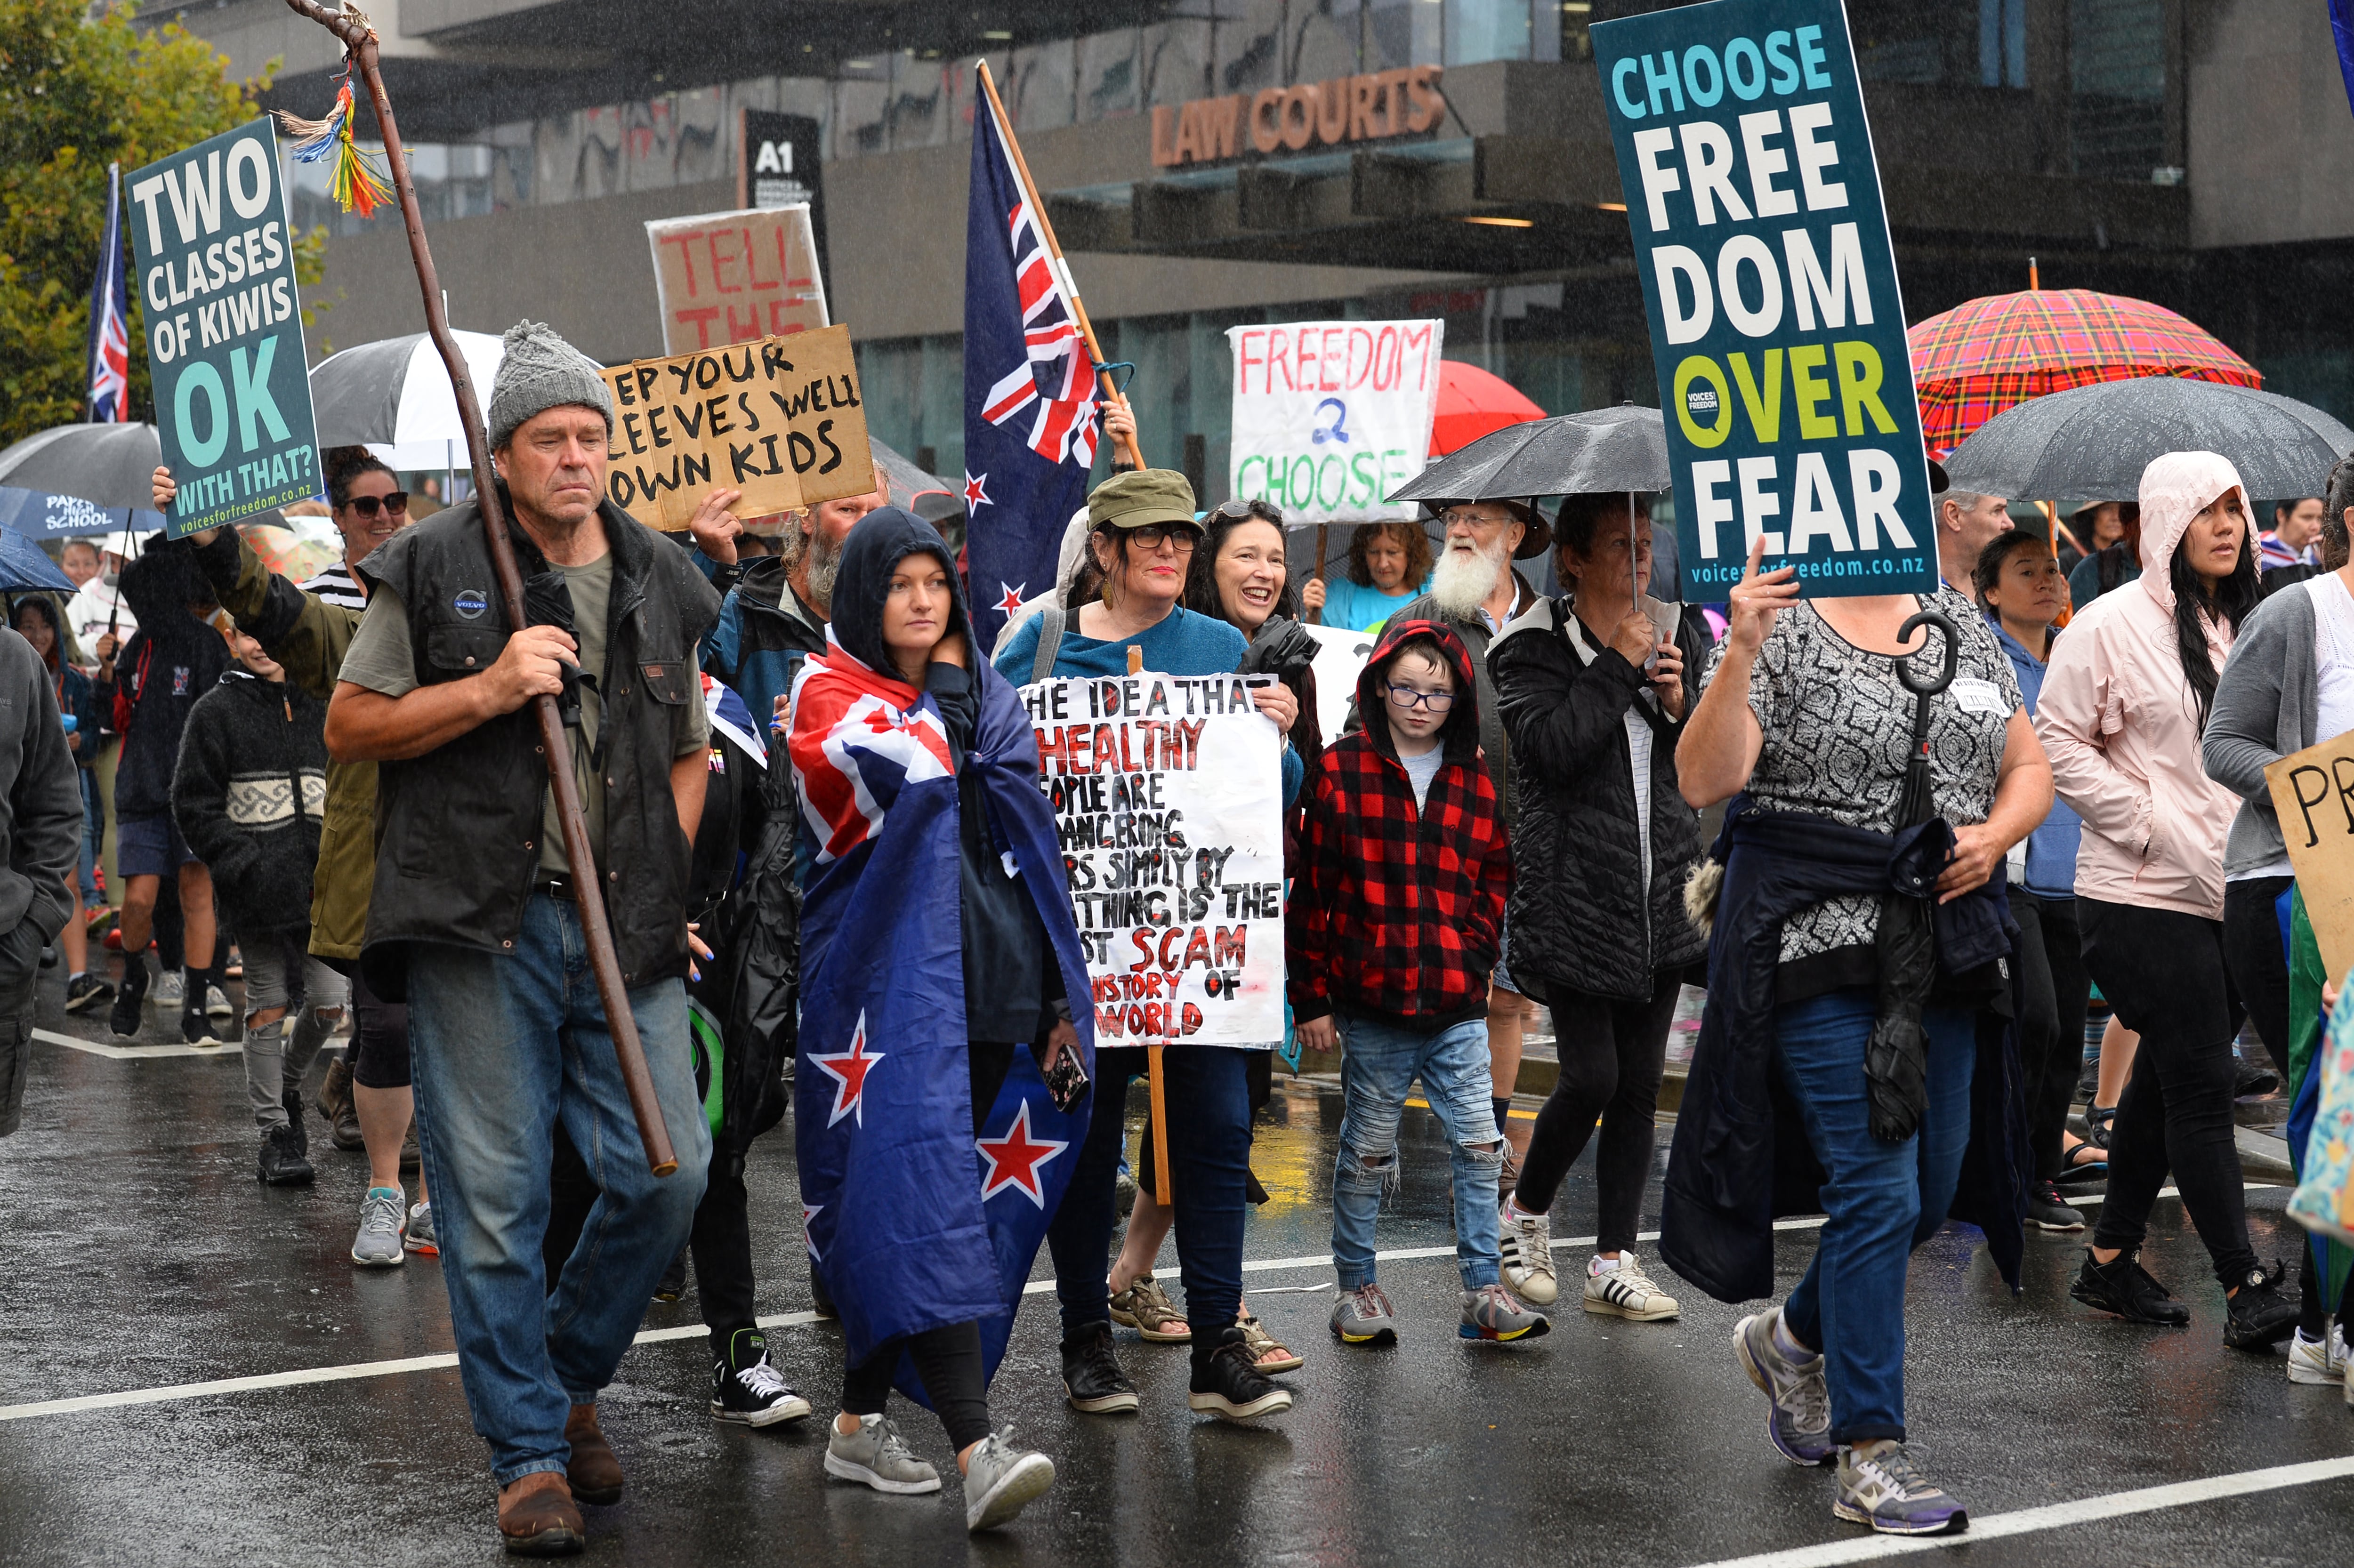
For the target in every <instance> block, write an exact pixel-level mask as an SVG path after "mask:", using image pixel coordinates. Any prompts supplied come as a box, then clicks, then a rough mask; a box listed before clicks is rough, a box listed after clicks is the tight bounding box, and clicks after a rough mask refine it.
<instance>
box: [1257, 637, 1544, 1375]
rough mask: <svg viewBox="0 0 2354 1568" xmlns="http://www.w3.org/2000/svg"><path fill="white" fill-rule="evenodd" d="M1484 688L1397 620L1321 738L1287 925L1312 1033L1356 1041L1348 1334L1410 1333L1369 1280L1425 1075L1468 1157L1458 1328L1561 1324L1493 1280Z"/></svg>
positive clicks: (1487, 1336) (1343, 1184) (1495, 876)
mask: <svg viewBox="0 0 2354 1568" xmlns="http://www.w3.org/2000/svg"><path fill="white" fill-rule="evenodd" d="M1357 711H1358V713H1359V714H1360V715H1363V725H1364V727H1363V729H1362V730H1361V731H1359V732H1358V733H1356V734H1354V735H1350V736H1344V737H1342V738H1341V741H1340V742H1339V743H1338V744H1336V745H1334V746H1332V747H1329V748H1328V749H1327V750H1326V751H1325V753H1324V758H1323V761H1322V763H1321V765H1320V767H1319V768H1318V769H1317V773H1316V777H1315V779H1314V780H1313V782H1312V785H1311V788H1310V792H1309V799H1308V809H1307V824H1306V829H1305V833H1304V837H1303V839H1302V841H1301V857H1300V858H1301V862H1302V863H1301V866H1300V868H1299V875H1298V877H1297V878H1296V879H1295V881H1294V884H1293V886H1292V894H1291V903H1290V906H1289V910H1288V916H1287V925H1286V927H1285V938H1286V941H1287V943H1288V949H1289V956H1290V965H1289V967H1290V975H1289V989H1290V994H1291V1007H1292V1013H1293V1017H1294V1020H1295V1022H1296V1026H1297V1028H1298V1030H1299V1042H1300V1044H1301V1045H1302V1046H1304V1047H1306V1048H1308V1049H1310V1050H1321V1051H1330V1050H1332V1049H1334V1048H1335V1045H1336V1043H1337V1044H1338V1045H1339V1047H1340V1048H1341V1051H1342V1056H1341V1089H1342V1093H1343V1096H1344V1108H1343V1111H1342V1114H1341V1152H1340V1157H1339V1160H1338V1162H1337V1164H1336V1166H1335V1169H1334V1171H1333V1173H1332V1262H1333V1266H1334V1267H1335V1269H1336V1270H1337V1271H1338V1272H1339V1275H1340V1284H1341V1295H1340V1299H1339V1300H1338V1302H1336V1303H1335V1304H1334V1306H1333V1308H1332V1332H1333V1333H1334V1334H1335V1335H1337V1336H1339V1338H1340V1339H1341V1340H1342V1341H1343V1342H1344V1343H1347V1344H1352V1345H1366V1344H1384V1343H1389V1342H1393V1341H1394V1340H1396V1338H1397V1319H1396V1317H1395V1315H1394V1313H1393V1312H1392V1310H1391V1308H1390V1303H1389V1298H1387V1297H1386V1296H1384V1295H1383V1294H1382V1288H1381V1287H1380V1286H1379V1285H1378V1284H1376V1283H1375V1281H1374V1277H1373V1221H1374V1216H1375V1215H1376V1213H1378V1212H1379V1211H1380V1208H1381V1199H1382V1182H1383V1179H1384V1176H1385V1175H1386V1174H1388V1173H1389V1172H1390V1171H1391V1170H1392V1169H1393V1168H1394V1166H1395V1164H1396V1162H1397V1128H1398V1118H1399V1117H1400V1116H1401V1115H1402V1114H1403V1113H1404V1111H1405V1098H1406V1092H1407V1089H1408V1088H1409V1086H1411V1085H1412V1084H1413V1083H1414V1081H1415V1079H1416V1077H1419V1078H1420V1079H1421V1080H1422V1085H1423V1088H1424V1090H1425V1092H1426V1094H1427V1095H1428V1097H1429V1099H1430V1106H1431V1109H1432V1110H1434V1111H1436V1112H1437V1115H1438V1118H1439V1120H1440V1121H1441V1122H1442V1123H1444V1124H1445V1126H1446V1128H1447V1147H1448V1152H1449V1154H1450V1155H1451V1157H1452V1161H1453V1165H1454V1175H1455V1221H1456V1242H1455V1259H1456V1267H1457V1269H1458V1272H1459V1273H1460V1274H1461V1276H1462V1279H1463V1310H1462V1320H1461V1323H1460V1326H1459V1327H1458V1333H1460V1334H1461V1336H1462V1337H1463V1338H1464V1339H1467V1340H1521V1339H1531V1338H1533V1337H1535V1336H1536V1335H1539V1334H1542V1333H1543V1332H1544V1331H1545V1330H1546V1329H1547V1328H1548V1327H1550V1325H1549V1324H1548V1323H1547V1322H1546V1320H1545V1318H1544V1316H1543V1314H1542V1313H1539V1312H1535V1311H1532V1310H1531V1309H1530V1308H1527V1307H1524V1306H1523V1305H1522V1304H1521V1302H1519V1301H1518V1300H1517V1299H1515V1298H1513V1296H1512V1294H1511V1291H1510V1290H1508V1289H1506V1288H1505V1287H1504V1286H1503V1284H1502V1283H1501V1282H1500V1277H1499V1274H1498V1262H1499V1260H1498V1255H1497V1234H1496V1223H1495V1211H1496V1172H1497V1170H1498V1168H1499V1167H1500V1165H1501V1163H1502V1160H1503V1141H1502V1138H1501V1136H1500V1132H1499V1130H1498V1128H1497V1127H1496V1118H1495V1113H1494V1111H1493V1109H1492V1108H1491V1106H1490V1099H1489V1092H1490V1085H1489V1075H1488V975H1489V972H1490V970H1491V969H1494V968H1495V967H1496V939H1497V933H1498V931H1499V930H1500V928H1501V927H1502V925H1503V920H1504V895H1505V894H1506V892H1507V891H1508V890H1509V889H1510V887H1511V876H1512V870H1511V847H1510V845H1509V844H1508V842H1506V840H1505V837H1504V824H1503V818H1502V814H1501V812H1500V810H1499V809H1498V803H1497V800H1496V791H1495V788H1494V786H1493V785H1491V784H1490V782H1489V779H1488V772H1487V769H1486V768H1484V767H1482V766H1481V764H1480V760H1479V687H1478V685H1477V684H1476V683H1475V682H1474V681H1473V679H1472V671H1471V655H1470V654H1469V652H1467V651H1466V650H1465V648H1464V646H1463V641H1462V639H1461V638H1459V637H1458V636H1457V635H1456V634H1455V632H1454V631H1453V630H1451V629H1449V628H1448V627H1447V626H1446V625H1445V624H1443V623H1441V622H1438V621H1434V620H1409V621H1405V622H1403V623H1394V624H1393V625H1392V626H1391V627H1390V628H1389V630H1387V632H1386V633H1385V634H1384V637H1383V639H1382V641H1381V645H1380V646H1379V647H1377V648H1375V649H1374V650H1373V658H1372V659H1371V660H1370V661H1368V662H1367V663H1366V665H1365V670H1364V673H1363V675H1361V676H1359V677H1358V681H1357Z"/></svg>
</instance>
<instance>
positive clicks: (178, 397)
mask: <svg viewBox="0 0 2354 1568" xmlns="http://www.w3.org/2000/svg"><path fill="white" fill-rule="evenodd" d="M125 188H126V189H128V190H129V191H130V193H131V204H132V206H133V208H134V209H135V210H134V211H133V213H132V214H131V215H130V217H131V255H132V260H133V261H134V262H136V263H137V265H138V269H139V299H140V302H141V303H143V305H144V306H145V307H146V309H145V311H144V312H143V322H144V325H145V328H146V338H147V363H148V366H149V367H150V368H151V369H152V370H153V371H154V385H155V429H156V433H157V435H158V436H159V437H160V438H161V441H162V446H163V452H164V466H165V467H167V468H169V469H170V470H171V471H172V476H173V478H175V480H177V481H178V482H179V486H180V494H179V499H178V500H176V501H175V502H174V503H172V511H171V514H170V519H169V524H168V528H169V532H170V533H171V535H173V537H175V538H177V537H178V536H179V535H183V534H186V533H190V532H193V531H194V530H196V529H199V528H210V527H214V526H216V525H217V524H222V523H236V522H239V521H242V520H243V519H245V518H249V517H251V516H253V515H254V514H257V513H261V512H267V511H269V510H270V508H271V507H274V506H283V505H285V504H286V503H289V502H292V501H301V500H303V499H304V498H306V497H308V496H313V495H316V494H318V493H319V491H320V488H321V486H320V481H319V469H318V461H317V456H316V448H317V444H318V437H317V434H316V432H315V431H314V429H313V426H312V418H311V380H310V376H309V374H308V366H307V365H306V363H305V360H304V356H303V353H302V301H301V300H300V298H298V297H297V295H296V293H295V290H294V256H293V252H292V250H291V249H289V248H288V235H287V230H286V197H285V192H284V190H283V189H282V188H281V185H280V184H279V179H278V139H277V137H276V135H274V134H273V133H272V132H271V131H270V122H269V121H268V120H267V119H262V120H256V121H253V122H250V123H249V124H245V125H240V126H239V127H238V128H237V129H236V130H234V131H225V132H221V134H219V135H217V136H215V137H213V138H212V139H211V140H209V141H206V142H199V143H196V145H195V146H193V147H188V148H186V149H183V150H182V151H180V152H177V153H175V154H172V155H171V156H170V157H168V158H164V159H160V160H158V161H157V162H155V163H153V164H148V165H147V166H146V167H145V168H143V169H141V170H138V171H137V172H136V173H134V174H133V175H132V176H131V179H130V181H129V184H128V185H126V187H125Z"/></svg>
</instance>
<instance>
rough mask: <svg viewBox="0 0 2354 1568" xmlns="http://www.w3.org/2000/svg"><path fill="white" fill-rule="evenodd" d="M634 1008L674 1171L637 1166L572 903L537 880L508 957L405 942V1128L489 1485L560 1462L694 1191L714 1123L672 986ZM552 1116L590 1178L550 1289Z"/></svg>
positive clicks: (683, 1222)
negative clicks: (410, 1070)
mask: <svg viewBox="0 0 2354 1568" xmlns="http://www.w3.org/2000/svg"><path fill="white" fill-rule="evenodd" d="M630 1011H631V1013H633V1014H634V1015H635V1016H636V1018H637V1022H638V1037H639V1039H640V1040H641V1041H642V1042H643V1043H644V1045H645V1052H646V1065H647V1066H648V1067H649V1068H651V1069H652V1075H653V1082H654V1092H655V1095H656V1097H657V1098H658V1099H659V1100H660V1101H661V1104H662V1110H663V1120H664V1121H665V1122H666V1123H668V1124H669V1128H670V1136H671V1141H672V1143H673V1145H674V1146H675V1148H676V1150H677V1153H678V1170H677V1171H676V1172H675V1173H674V1174H673V1175H670V1176H667V1177H661V1178H657V1177H656V1176H654V1175H653V1174H652V1172H651V1171H648V1170H647V1169H646V1157H645V1151H644V1150H643V1149H642V1147H641V1146H640V1144H639V1141H638V1129H637V1124H636V1122H635V1120H634V1119H633V1118H631V1113H630V1097H629V1092H628V1090H627V1089H626V1088H625V1087H624V1086H623V1085H622V1082H621V1071H620V1064H619V1063H618V1062H617V1061H616V1060H615V1058H614V1055H613V1042H612V1036H610V1034H608V1033H606V1032H605V1013H604V1009H603V1008H602V1007H601V1006H600V1005H599V1002H598V998H597V981H596V978H595V977H594V976H593V975H592V974H591V973H590V972H589V969H588V947H587V944H586V943H585V942H584V940H583V939H582V937H581V934H580V911H579V907H578V906H577V905H575V904H572V903H571V902H569V901H568V900H564V899H558V898H554V897H551V896H549V895H546V894H545V893H535V894H533V895H531V896H530V897H529V898H528V899H526V900H525V904H524V917H523V930H522V932H521V934H520V935H519V936H517V937H516V938H515V946H514V955H513V956H512V957H508V956H505V955H493V954H490V953H484V952H477V951H475V950H473V949H472V948H455V947H440V946H436V945H432V944H428V943H419V944H418V945H417V946H416V947H415V948H412V949H411V958H410V959H409V969H408V1031H409V1034H408V1042H409V1050H410V1052H411V1054H412V1057H413V1060H414V1063H415V1070H416V1086H417V1130H418V1140H419V1143H420V1144H421V1145H422V1146H423V1149H424V1154H425V1172H426V1178H427V1181H428V1182H429V1185H430V1188H431V1191H432V1193H433V1222H434V1227H435V1229H436V1231H437V1232H438V1233H439V1234H440V1243H441V1277H442V1279H443V1281H444V1282H445V1283H446V1284H447V1286H448V1287H449V1290H450V1326H451V1332H452V1335H453V1337H454V1338H455V1339H456V1340H457V1342H458V1371H459V1375H460V1376H461V1379H462V1380H463V1381H464V1383H465V1386H466V1407H467V1409H468V1410H469V1411H470V1412H472V1415H473V1418H474V1430H475V1431H477V1432H479V1433H481V1434H482V1437H483V1438H484V1440H485V1441H487V1442H488V1443H489V1444H490V1446H491V1469H492V1474H493V1476H495V1477H496V1478H497V1480H498V1483H499V1485H501V1486H505V1485H506V1484H507V1483H509V1482H510V1481H513V1480H514V1479H515V1478H517V1477H519V1476H527V1475H530V1474H532V1473H533V1472H534V1471H537V1470H561V1469H563V1468H565V1467H566V1466H567V1464H568V1463H569V1462H570V1460H571V1457H572V1448H571V1446H570V1445H569V1444H567V1442H566V1441H565V1440H564V1423H565V1419H566V1417H567V1416H568V1415H569V1414H571V1407H572V1406H573V1405H575V1404H592V1403H594V1402H595V1400H596V1398H597V1392H598V1390H599V1389H601V1388H603V1387H604V1386H605V1384H606V1383H610V1381H611V1380H612V1376H613V1370H614V1368H616V1367H617V1366H619V1365H620V1360H621V1353H622V1352H623V1351H626V1350H628V1349H629V1348H630V1340H631V1338H632V1337H633V1336H634V1335H635V1334H636V1333H637V1329H638V1322H639V1319H642V1318H643V1317H644V1316H645V1310H646V1303H647V1302H648V1301H649V1300H651V1299H652V1296H653V1289H654V1285H655V1283H656V1282H657V1281H658V1280H660V1279H661V1277H662V1272H663V1267H664V1266H666V1265H667V1264H668V1263H669V1262H670V1260H671V1259H672V1258H673V1257H675V1256H676V1255H678V1249H679V1245H680V1244H681V1243H683V1242H684V1241H685V1240H686V1236H687V1231H688V1229H689V1228H690V1227H691V1226H692V1225H693V1224H694V1222H695V1204H696V1203H697V1202H699V1201H700V1200H701V1198H702V1196H703V1183H704V1174H705V1171H706V1169H707V1168H708V1167H709V1165H710V1163H711V1129H710V1128H709V1126H708V1125H707V1124H706V1123H705V1120H704V1116H703V1106H702V1104H701V1102H700V1100H699V1099H698V1098H697V1097H696V1096H695V1068H694V1065H693V1062H692V1059H691V1058H690V1056H689V1054H688V1047H687V1028H686V991H685V988H684V985H683V984H682V983H681V982H680V981H678V980H659V981H656V982H655V983H654V984H652V985H644V986H639V987H636V988H635V989H633V990H632V991H631V992H630ZM559 1120H561V1121H562V1123H563V1125H564V1130H565V1133H566V1135H567V1137H569V1138H570V1139H571V1140H572V1146H573V1148H575V1149H577V1150H579V1151H580V1156H581V1158H582V1159H583V1160H585V1161H586V1162H587V1163H588V1171H589V1174H590V1176H591V1177H592V1178H594V1180H595V1181H596V1183H597V1186H598V1187H599V1196H598V1199H597V1202H596V1203H595V1205H594V1206H593V1207H592V1208H590V1210H589V1211H588V1219H587V1221H586V1222H585V1223H584V1224H583V1225H582V1227H581V1231H580V1240H579V1242H578V1244H577V1245H575V1246H574V1247H573V1249H572V1255H571V1257H570V1258H569V1259H568V1260H567V1262H566V1264H565V1266H564V1272H563V1276H562V1277H561V1278H560V1279H559V1280H558V1281H557V1285H556V1288H555V1289H554V1290H552V1291H551V1290H549V1289H548V1288H547V1275H546V1266H544V1265H543V1264H542V1262H541V1260H540V1240H541V1237H542V1236H543V1235H544V1234H546V1230H547V1214H548V1177H549V1160H550V1150H551V1147H552V1144H553V1140H554V1136H555V1128H556V1125H557V1122H558V1121H559Z"/></svg>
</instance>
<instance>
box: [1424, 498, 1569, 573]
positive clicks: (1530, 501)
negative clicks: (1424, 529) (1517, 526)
mask: <svg viewBox="0 0 2354 1568" xmlns="http://www.w3.org/2000/svg"><path fill="white" fill-rule="evenodd" d="M1423 505H1424V506H1425V507H1426V509H1428V511H1429V513H1430V514H1431V516H1433V517H1434V518H1437V517H1444V516H1445V515H1447V508H1448V507H1450V506H1478V505H1488V506H1509V507H1511V509H1512V514H1513V515H1514V516H1516V517H1518V518H1519V519H1520V520H1521V524H1522V528H1523V529H1524V530H1525V532H1523V533H1522V535H1521V546H1520V548H1519V549H1517V550H1514V551H1513V552H1512V559H1514V560H1516V561H1532V560H1534V559H1536V557H1538V556H1542V555H1543V554H1544V553H1545V552H1546V551H1547V550H1550V549H1552V548H1553V519H1552V518H1550V517H1547V516H1546V515H1545V514H1543V512H1542V511H1540V510H1539V509H1538V507H1537V501H1536V497H1535V496H1533V495H1482V496H1479V497H1477V498H1473V497H1469V496H1460V495H1458V496H1456V497H1454V498H1453V499H1451V500H1447V501H1426V502H1424V503H1423Z"/></svg>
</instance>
